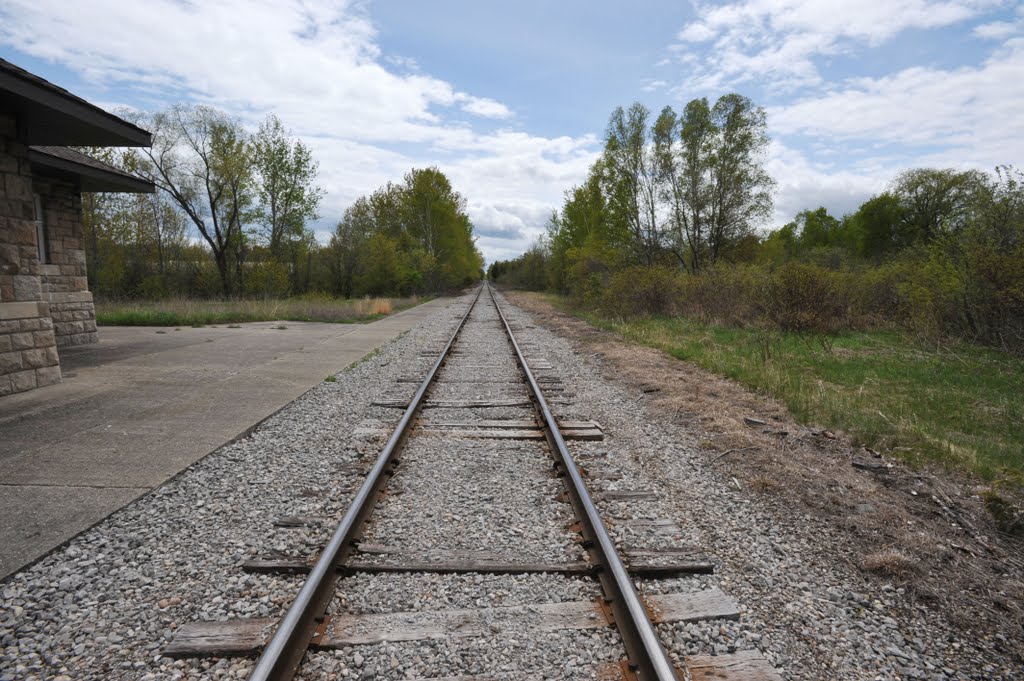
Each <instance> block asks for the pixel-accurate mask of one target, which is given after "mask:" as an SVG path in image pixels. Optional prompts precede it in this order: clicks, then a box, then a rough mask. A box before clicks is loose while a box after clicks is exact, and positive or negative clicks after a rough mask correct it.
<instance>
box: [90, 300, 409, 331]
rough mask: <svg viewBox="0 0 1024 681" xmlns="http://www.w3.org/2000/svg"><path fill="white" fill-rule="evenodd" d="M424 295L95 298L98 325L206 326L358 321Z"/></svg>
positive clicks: (407, 306)
mask: <svg viewBox="0 0 1024 681" xmlns="http://www.w3.org/2000/svg"><path fill="white" fill-rule="evenodd" d="M425 300H427V299H426V298H416V297H412V298H362V299H351V300H350V299H334V298H327V297H319V296H318V297H298V298H284V299H259V300H192V299H187V298H171V299H168V300H150V301H145V300H136V301H112V300H97V301H96V322H97V323H98V324H100V325H101V326H192V327H201V326H211V325H215V324H231V325H236V324H238V323H241V322H271V321H295V322H333V323H358V322H368V321H373V320H375V319H380V318H381V317H385V316H387V315H389V314H391V313H392V312H396V311H398V310H403V309H405V308H409V307H413V306H415V305H418V304H419V303H421V302H424V301H425Z"/></svg>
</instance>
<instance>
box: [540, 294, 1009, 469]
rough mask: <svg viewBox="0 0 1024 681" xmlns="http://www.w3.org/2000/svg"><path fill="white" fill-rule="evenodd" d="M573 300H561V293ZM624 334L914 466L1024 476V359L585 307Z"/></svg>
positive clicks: (886, 336)
mask: <svg viewBox="0 0 1024 681" xmlns="http://www.w3.org/2000/svg"><path fill="white" fill-rule="evenodd" d="M552 302H555V303H556V304H561V306H562V307H563V309H565V304H564V301H557V300H554V301H552ZM575 314H577V315H578V316H581V317H583V318H584V319H586V320H587V321H588V322H590V323H591V324H594V325H595V326H599V327H601V328H604V329H607V330H611V331H614V332H616V333H617V334H619V335H621V336H622V337H624V338H625V339H627V340H629V341H633V342H637V343H641V344H643V345H648V346H651V347H655V348H658V349H660V350H663V351H665V352H667V353H668V354H670V355H672V356H674V357H677V358H679V359H683V360H687V361H691V362H694V363H696V364H697V365H699V366H701V367H703V368H705V369H707V370H709V371H713V372H715V373H717V374H720V375H723V376H726V377H728V378H731V379H733V380H735V381H738V382H739V383H741V384H743V385H745V386H747V387H748V388H753V389H755V390H758V391H760V392H762V393H765V394H768V395H769V396H771V397H773V398H775V399H778V400H779V401H781V402H782V403H784V404H785V405H786V406H787V408H788V409H789V410H790V412H791V413H792V414H793V415H794V417H795V418H796V419H797V420H798V421H801V422H803V423H807V424H817V425H819V426H822V427H826V428H831V429H833V430H843V431H845V432H846V433H848V434H849V435H850V436H851V437H852V438H853V439H854V441H855V442H856V443H858V444H862V445H865V446H867V447H871V448H874V449H879V450H883V451H885V452H886V453H887V454H890V455H892V456H894V457H897V458H900V459H902V460H904V461H906V462H908V463H910V464H912V465H915V464H920V463H923V462H937V463H941V464H943V465H945V466H948V467H950V468H953V469H964V470H968V471H971V472H973V473H975V474H978V475H980V476H981V477H983V478H985V479H987V480H996V481H1003V482H1007V483H1010V484H1012V485H1014V486H1018V485H1024V360H1022V359H1021V358H1018V357H1014V356H1013V355H1009V354H1006V353H1002V352H998V351H994V350H990V349H986V348H981V347H977V346H973V345H967V344H961V345H957V346H953V347H945V348H941V349H937V350H929V349H924V348H922V347H921V346H920V345H919V344H917V343H916V342H914V341H913V340H911V339H907V338H904V337H902V336H901V335H899V334H897V333H894V332H891V331H869V332H854V333H845V334H843V335H840V336H838V337H837V338H835V339H834V342H833V343H831V344H830V345H831V347H823V346H822V345H821V344H818V343H815V342H813V341H809V340H808V339H806V338H804V337H800V336H798V335H795V334H776V335H773V336H772V337H771V339H770V340H767V341H766V339H765V334H764V333H763V332H758V331H756V330H749V329H736V328H725V327H720V326H714V325H709V324H703V323H698V322H695V321H692V320H688V319H679V318H672V319H657V318H655V319H638V320H632V321H621V320H610V319H606V318H601V317H594V316H590V315H581V314H579V313H575Z"/></svg>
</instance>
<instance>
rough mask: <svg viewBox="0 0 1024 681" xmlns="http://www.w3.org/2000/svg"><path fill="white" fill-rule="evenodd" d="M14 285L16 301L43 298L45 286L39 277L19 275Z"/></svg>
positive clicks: (15, 278)
mask: <svg viewBox="0 0 1024 681" xmlns="http://www.w3.org/2000/svg"><path fill="white" fill-rule="evenodd" d="M13 283H14V299H15V300H39V299H40V298H42V296H43V286H42V282H41V281H40V280H39V277H33V276H29V275H24V274H22V275H17V276H15V277H14V282H13Z"/></svg>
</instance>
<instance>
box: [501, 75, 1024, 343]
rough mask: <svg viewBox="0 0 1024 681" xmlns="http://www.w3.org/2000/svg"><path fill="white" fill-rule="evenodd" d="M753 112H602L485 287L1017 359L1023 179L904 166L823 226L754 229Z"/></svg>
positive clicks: (821, 212)
mask: <svg viewBox="0 0 1024 681" xmlns="http://www.w3.org/2000/svg"><path fill="white" fill-rule="evenodd" d="M768 142H769V140H768V136H767V133H766V123H765V116H764V111H763V109H761V108H760V107H758V106H756V105H754V104H753V103H752V102H750V100H748V99H746V98H745V97H742V96H740V95H736V94H730V95H726V96H724V97H722V98H720V99H719V100H718V101H717V102H716V103H715V104H714V105H713V106H709V104H708V102H707V101H706V100H704V99H695V100H693V101H691V102H690V103H689V104H687V105H686V107H685V108H684V109H683V110H682V112H681V113H678V114H677V113H676V112H674V111H673V110H672V109H671V108H670V107H665V109H663V110H662V112H661V114H660V115H659V116H658V117H657V118H656V119H655V120H654V121H653V122H651V114H650V112H649V111H648V110H647V109H646V108H645V107H643V106H642V105H640V104H633V105H632V106H631V107H630V108H629V109H628V110H623V109H622V108H619V109H616V110H615V111H614V112H613V113H612V115H611V117H610V119H609V123H608V127H607V129H606V131H605V135H604V149H603V152H602V155H601V157H600V158H599V159H598V160H597V162H596V163H595V164H594V166H593V167H592V168H591V170H590V173H589V175H588V177H587V179H586V181H585V182H584V183H583V184H582V185H580V186H577V187H573V188H571V189H570V190H568V191H567V192H566V193H565V200H564V203H563V205H562V207H561V209H560V210H558V211H556V212H555V213H553V214H552V216H551V218H550V220H549V221H548V225H547V231H546V234H545V235H544V236H543V237H542V238H541V239H540V240H538V242H537V243H536V244H534V245H533V246H532V247H531V248H530V249H529V250H528V251H527V252H526V253H525V254H523V255H522V256H520V257H518V258H516V259H514V260H510V261H504V262H496V263H494V264H492V265H491V267H490V269H489V271H488V275H489V277H490V278H491V279H493V280H495V281H498V282H504V283H506V284H508V285H513V286H519V287H523V288H530V289H538V290H539V289H551V290H555V291H558V292H561V293H564V294H568V295H571V296H573V298H574V299H575V300H576V302H577V303H578V304H581V305H585V306H590V307H593V308H595V309H598V310H600V311H602V312H604V313H606V314H611V315H616V316H631V315H649V314H656V315H660V314H687V315H693V316H696V317H701V318H703V319H706V320H709V321H712V322H716V323H723V324H727V325H739V326H757V327H758V328H770V329H776V330H782V331H797V332H812V333H823V334H829V333H836V332H839V331H842V330H845V329H850V328H857V327H866V326H873V325H886V326H893V327H898V328H904V329H908V330H910V331H912V332H914V333H916V334H918V335H919V336H921V337H922V338H927V339H929V340H937V339H941V338H948V337H951V336H952V337H958V338H964V339H968V340H973V341H978V342H982V343H987V344H991V345H996V346H1000V347H1004V348H1008V349H1012V350H1015V351H1021V350H1024V176H1022V174H1021V173H1020V172H1019V171H1017V170H1015V169H1014V168H1012V167H1008V166H1007V167H999V168H996V169H995V170H994V171H993V172H991V173H986V172H982V171H979V170H955V169H934V168H918V169H911V170H907V171H904V172H902V173H900V174H899V175H898V176H897V177H895V178H893V179H892V181H891V182H890V183H889V185H888V187H887V189H886V191H884V192H882V193H880V194H878V195H876V196H873V197H871V198H870V199H868V200H867V201H865V202H864V203H863V204H862V205H861V206H860V207H859V208H858V209H857V210H856V211H854V212H853V213H851V214H848V215H844V216H841V217H835V216H832V215H830V214H829V213H828V211H827V210H826V209H825V208H823V207H818V208H816V209H811V208H809V209H806V210H803V211H801V212H800V213H798V214H797V215H796V216H795V217H794V219H793V221H791V222H790V223H788V224H786V225H784V226H782V227H781V228H779V229H776V230H771V231H768V232H767V233H764V232H763V231H759V230H758V229H757V228H758V227H759V226H762V225H763V224H764V222H765V221H766V220H767V218H768V217H769V216H770V214H771V210H772V199H771V195H772V190H773V187H774V181H773V179H772V178H771V177H770V176H769V175H768V174H767V172H765V170H764V167H763V161H764V154H765V152H766V150H767V145H768Z"/></svg>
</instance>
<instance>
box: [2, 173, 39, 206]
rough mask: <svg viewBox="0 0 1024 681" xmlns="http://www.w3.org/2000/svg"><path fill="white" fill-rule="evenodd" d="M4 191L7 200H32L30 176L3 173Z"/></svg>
mask: <svg viewBox="0 0 1024 681" xmlns="http://www.w3.org/2000/svg"><path fill="white" fill-rule="evenodd" d="M4 191H5V193H6V194H5V195H6V197H7V200H8V201H11V200H13V201H32V178H31V177H25V176H24V175H15V174H13V173H12V174H8V175H4Z"/></svg>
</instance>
